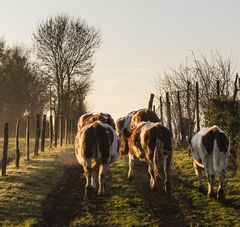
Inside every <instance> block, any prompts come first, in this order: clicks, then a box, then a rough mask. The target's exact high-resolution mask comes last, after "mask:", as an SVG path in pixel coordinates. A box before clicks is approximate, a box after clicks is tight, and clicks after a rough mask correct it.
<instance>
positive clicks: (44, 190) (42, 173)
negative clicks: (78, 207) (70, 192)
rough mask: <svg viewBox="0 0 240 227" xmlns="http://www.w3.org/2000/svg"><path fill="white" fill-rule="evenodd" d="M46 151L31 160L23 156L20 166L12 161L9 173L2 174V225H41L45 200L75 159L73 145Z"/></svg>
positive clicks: (0, 188) (0, 181)
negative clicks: (16, 165)
mask: <svg viewBox="0 0 240 227" xmlns="http://www.w3.org/2000/svg"><path fill="white" fill-rule="evenodd" d="M46 150H47V151H46V152H41V153H40V154H39V157H37V158H32V159H31V160H30V161H26V160H25V159H23V158H22V159H21V162H20V168H19V169H16V168H15V166H14V163H13V162H12V163H10V164H9V165H8V166H7V176H6V177H0V210H1V212H0V225H1V226H33V225H37V223H38V218H39V217H40V215H41V212H42V210H41V209H42V204H41V203H42V201H43V200H44V199H45V198H46V196H47V194H48V193H49V192H50V191H51V190H52V189H53V188H54V187H55V186H56V183H57V182H58V181H59V179H60V178H61V176H62V175H63V173H64V171H65V169H66V168H67V167H68V166H69V164H71V161H72V159H73V158H72V157H73V152H72V151H73V149H72V148H70V147H62V148H57V149H52V150H48V149H46Z"/></svg>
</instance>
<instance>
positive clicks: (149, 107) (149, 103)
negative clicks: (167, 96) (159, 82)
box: [148, 94, 154, 110]
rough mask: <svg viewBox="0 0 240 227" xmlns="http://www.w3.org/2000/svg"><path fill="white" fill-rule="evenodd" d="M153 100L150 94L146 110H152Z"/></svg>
mask: <svg viewBox="0 0 240 227" xmlns="http://www.w3.org/2000/svg"><path fill="white" fill-rule="evenodd" d="M153 99H154V94H151V95H150V99H149V102H148V109H149V110H152V106H153Z"/></svg>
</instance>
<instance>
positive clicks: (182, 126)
mask: <svg viewBox="0 0 240 227" xmlns="http://www.w3.org/2000/svg"><path fill="white" fill-rule="evenodd" d="M177 100H178V111H179V123H180V133H181V136H182V145H185V144H186V134H185V130H184V125H183V118H182V107H181V102H180V92H179V91H178V92H177Z"/></svg>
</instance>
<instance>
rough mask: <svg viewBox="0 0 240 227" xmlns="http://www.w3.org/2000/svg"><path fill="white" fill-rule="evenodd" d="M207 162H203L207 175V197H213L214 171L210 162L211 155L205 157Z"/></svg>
mask: <svg viewBox="0 0 240 227" xmlns="http://www.w3.org/2000/svg"><path fill="white" fill-rule="evenodd" d="M206 159H207V161H205V163H204V166H205V172H206V175H207V181H208V194H207V196H208V197H213V195H214V169H213V162H212V160H213V159H212V155H209V156H207V158H206Z"/></svg>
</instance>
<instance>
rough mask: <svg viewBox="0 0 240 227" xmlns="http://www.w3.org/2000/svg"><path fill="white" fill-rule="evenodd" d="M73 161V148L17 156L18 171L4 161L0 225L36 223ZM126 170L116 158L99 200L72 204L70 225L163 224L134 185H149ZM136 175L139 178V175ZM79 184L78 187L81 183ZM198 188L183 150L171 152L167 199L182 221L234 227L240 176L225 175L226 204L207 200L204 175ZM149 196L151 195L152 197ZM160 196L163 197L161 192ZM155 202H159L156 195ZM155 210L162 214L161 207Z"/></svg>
mask: <svg viewBox="0 0 240 227" xmlns="http://www.w3.org/2000/svg"><path fill="white" fill-rule="evenodd" d="M73 160H74V155H73V149H72V148H71V147H68V148H58V149H53V150H49V149H46V152H44V153H42V152H40V156H39V157H37V158H32V159H31V160H30V161H26V160H25V159H24V158H22V159H21V163H20V168H19V169H16V168H15V166H14V163H13V162H12V163H10V164H9V165H8V167H7V176H6V177H0V226H34V225H38V224H39V223H40V222H41V219H42V209H43V207H42V202H43V201H44V200H45V199H46V196H47V195H48V194H49V193H50V192H51V191H52V190H53V189H54V188H55V187H56V185H57V184H58V182H59V181H60V180H61V177H62V176H63V174H64V172H65V170H66V169H67V167H69V165H71V164H72V162H73ZM127 171H128V162H127V157H120V158H119V159H118V160H117V161H116V162H115V163H113V164H112V166H111V167H110V169H109V171H108V174H107V179H106V195H105V197H103V198H97V199H95V200H94V201H90V202H89V201H88V200H85V199H83V198H82V199H80V201H78V202H79V208H80V209H79V210H78V211H77V213H76V215H75V216H74V218H73V220H72V221H71V224H70V226H82V225H85V226H89V225H101V224H104V225H105V226H143V225H145V226H158V225H159V223H163V220H162V219H161V217H160V216H158V215H154V214H155V212H154V210H153V208H154V209H155V208H156V209H160V207H159V208H158V207H154V206H151V205H149V204H148V206H146V201H144V199H143V195H142V194H141V193H142V191H141V190H138V189H139V185H140V187H141V185H142V187H148V186H149V185H148V184H147V183H146V182H144V183H143V182H141V180H135V181H133V182H129V181H128V180H127V177H126V176H127ZM136 174H141V171H140V172H136ZM140 176H141V175H140ZM139 178H140V179H141V177H139ZM136 185H138V186H137V187H136ZM82 186H83V187H84V181H83V182H82ZM204 187H205V193H200V192H198V189H197V178H196V176H195V172H194V169H193V167H192V160H191V158H190V157H188V156H187V152H186V151H175V152H174V155H173V190H174V193H173V195H174V197H175V202H176V203H177V204H178V206H179V207H181V211H182V213H183V215H184V216H185V217H186V220H187V222H186V223H192V224H193V225H195V224H199V225H200V226H206V225H210V226H239V223H240V174H239V173H237V174H234V173H233V172H230V171H229V172H228V174H227V179H226V187H225V195H226V201H225V202H224V203H222V204H221V203H218V202H217V200H216V199H214V198H207V196H206V193H207V182H206V177H204ZM147 192H148V191H147ZM149 193H151V192H150V191H149ZM152 195H153V197H154V196H155V195H156V194H155V195H154V194H152ZM156 196H157V195H156ZM162 196H163V197H164V194H163V195H162ZM154 198H155V197H154ZM156 198H160V195H158V197H156ZM151 209H152V210H151ZM161 209H163V210H164V207H162V208H161ZM161 209H160V211H161ZM166 215H168V214H167V213H166ZM169 215H170V214H169ZM188 216H189V218H187V217H188ZM163 224H164V223H163Z"/></svg>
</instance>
